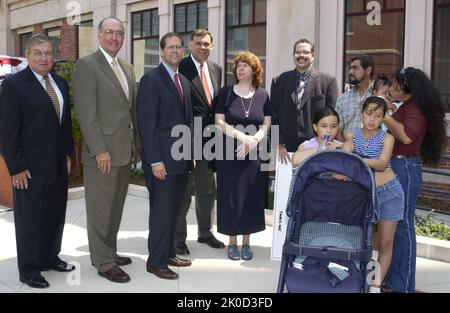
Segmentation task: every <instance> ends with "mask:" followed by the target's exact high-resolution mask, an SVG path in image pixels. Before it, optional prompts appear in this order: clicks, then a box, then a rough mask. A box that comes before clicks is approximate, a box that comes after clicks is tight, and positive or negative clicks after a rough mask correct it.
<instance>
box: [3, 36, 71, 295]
mask: <svg viewBox="0 0 450 313" xmlns="http://www.w3.org/2000/svg"><path fill="white" fill-rule="evenodd" d="M26 57H27V60H28V64H29V66H28V67H27V68H26V69H24V70H23V71H21V72H19V73H17V74H15V75H13V76H10V77H8V78H7V79H6V80H5V81H4V82H3V83H2V86H1V90H0V136H1V140H0V142H1V143H2V149H1V150H2V153H3V156H4V158H5V161H6V165H7V167H8V170H9V173H10V175H11V176H12V184H13V187H14V222H15V228H16V243H17V262H18V266H19V275H20V276H19V280H20V281H21V282H23V283H26V284H27V285H29V286H30V287H33V288H47V287H49V283H48V282H47V281H46V280H45V278H44V277H42V275H41V271H47V270H55V271H59V272H68V271H71V270H73V269H74V267H73V266H72V265H68V264H67V263H66V262H64V261H62V260H61V259H60V258H59V257H58V254H59V252H60V251H61V241H62V235H63V229H64V222H65V216H66V204H67V190H68V175H69V173H70V167H71V155H72V153H73V142H72V123H71V117H70V99H69V88H68V85H67V82H66V81H65V80H64V79H63V78H61V77H59V76H58V75H56V74H54V73H51V70H52V68H53V65H54V63H55V59H54V50H53V44H52V42H51V41H50V39H49V38H48V37H47V36H45V35H44V34H36V35H34V36H32V37H31V38H30V39H29V41H28V43H27V50H26Z"/></svg>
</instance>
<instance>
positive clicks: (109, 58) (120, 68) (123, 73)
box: [99, 47, 130, 96]
mask: <svg viewBox="0 0 450 313" xmlns="http://www.w3.org/2000/svg"><path fill="white" fill-rule="evenodd" d="M99 49H100V51H101V52H102V53H103V55H104V56H105V58H106V61H108V64H109V66H111V69H112V68H113V66H112V61H113V59H114V58H113V57H112V56H110V55H109V54H108V53H107V52H106V51H105V50H104V49H103V48H102V47H99ZM116 60H117V66H118V68H119V71H120V74H122V78H123V81H124V82H125V86H126V87H127V90H130V89H129V86H128V81H127V76H126V75H125V72H124V71H123V69H122V67H121V66H120V62H119V60H118V59H117V57H116ZM113 70H114V69H113ZM126 94H127V96H128V92H126Z"/></svg>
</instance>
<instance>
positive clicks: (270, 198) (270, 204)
mask: <svg viewBox="0 0 450 313" xmlns="http://www.w3.org/2000/svg"><path fill="white" fill-rule="evenodd" d="M267 197H268V200H267V202H268V204H267V206H268V207H267V209H268V210H273V197H274V192H273V191H270V190H269V191H267Z"/></svg>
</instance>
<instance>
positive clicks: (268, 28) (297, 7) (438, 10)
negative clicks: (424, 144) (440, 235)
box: [0, 0, 450, 189]
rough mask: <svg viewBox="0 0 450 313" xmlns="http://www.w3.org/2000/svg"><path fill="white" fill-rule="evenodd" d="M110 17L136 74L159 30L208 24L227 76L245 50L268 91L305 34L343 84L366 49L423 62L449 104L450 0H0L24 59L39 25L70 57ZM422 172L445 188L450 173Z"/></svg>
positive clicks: (9, 43) (387, 60)
mask: <svg viewBox="0 0 450 313" xmlns="http://www.w3.org/2000/svg"><path fill="white" fill-rule="evenodd" d="M73 13H78V15H76V17H77V20H76V23H75V24H73V23H72V22H73V21H74V20H73V15H74V14H73ZM106 16H116V17H118V18H119V19H121V20H123V21H124V25H125V28H126V38H125V43H124V48H123V49H122V50H121V52H120V53H121V57H124V58H126V59H127V60H129V61H130V62H131V63H133V64H134V66H135V69H136V73H137V80H139V79H140V77H141V76H142V75H143V74H144V73H145V72H146V71H148V70H149V69H151V68H153V67H155V66H156V65H157V64H158V63H159V51H158V41H159V38H160V36H162V35H163V34H164V33H166V32H168V31H176V32H179V33H181V34H183V35H184V36H185V38H186V40H185V41H186V42H187V41H188V40H187V39H188V37H189V32H190V31H191V30H192V29H195V28H197V27H204V28H208V29H209V30H210V31H211V32H212V34H213V36H214V50H213V52H212V54H211V59H212V60H213V61H215V62H217V63H219V64H221V65H222V66H223V67H224V68H225V69H226V71H224V75H225V77H224V78H225V81H226V82H227V83H231V82H232V75H230V74H231V73H230V72H231V62H232V57H233V55H234V54H235V53H236V52H237V51H240V50H245V49H249V50H251V51H252V52H254V53H255V54H257V55H258V56H259V57H260V58H261V59H262V61H263V62H264V64H265V69H266V73H265V86H266V87H268V88H269V87H270V82H271V80H272V78H273V77H274V76H276V75H278V74H279V73H281V72H283V71H286V70H289V69H292V68H293V61H292V45H293V43H294V42H295V41H296V40H297V39H299V38H309V39H310V40H312V41H313V42H315V44H316V60H315V66H316V67H317V68H319V70H321V71H323V72H328V73H331V74H333V75H335V76H336V78H337V80H338V83H339V85H340V86H341V87H342V90H343V88H344V84H345V81H346V80H347V71H348V62H349V59H351V57H352V56H354V55H357V54H361V53H366V54H371V55H373V56H374V58H375V60H376V67H377V72H378V73H384V74H391V73H393V72H394V71H395V70H396V69H397V68H399V67H402V66H404V67H406V66H414V67H418V68H421V69H423V70H424V71H425V72H426V73H427V74H428V75H429V76H430V77H431V78H432V79H433V81H434V82H435V84H436V86H437V87H438V89H439V91H440V93H441V95H442V99H443V101H444V103H446V104H448V105H449V106H450V0H389V1H388V0H376V1H370V0H333V1H330V0H197V1H193V0H147V1H137V0H96V1H90V0H79V1H68V0H65V1H61V0H0V54H7V55H15V56H23V54H24V47H25V43H26V40H27V39H28V38H29V37H30V36H31V34H33V33H37V32H45V33H47V34H48V35H49V36H50V37H51V38H52V39H53V40H54V42H55V46H56V47H57V49H56V50H57V58H58V59H60V60H71V61H75V60H76V59H77V58H79V57H81V56H84V55H86V54H88V53H90V52H92V51H94V50H95V49H97V41H96V36H97V32H96V28H97V25H98V23H99V22H100V20H101V19H102V18H104V17H106ZM447 119H448V120H450V115H449V116H448V117H447ZM448 134H449V135H450V128H449V130H448ZM449 163H450V140H449V141H448V145H447V149H446V150H445V151H443V159H442V162H441V166H440V168H441V169H442V170H447V171H449V170H450V166H449V165H450V164H449ZM424 178H425V180H427V181H433V182H435V183H436V180H438V181H439V182H438V183H439V184H444V185H446V186H445V188H448V189H450V187H448V185H450V183H449V179H448V177H445V178H442V177H436V176H434V175H428V174H427V175H424Z"/></svg>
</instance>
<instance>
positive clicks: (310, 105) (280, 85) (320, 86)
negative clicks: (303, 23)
mask: <svg viewBox="0 0 450 313" xmlns="http://www.w3.org/2000/svg"><path fill="white" fill-rule="evenodd" d="M314 56H315V53H314V44H312V43H311V42H309V41H308V40H307V39H300V40H299V41H297V42H296V43H295V45H294V62H295V65H296V68H295V69H294V70H292V71H288V72H285V73H282V74H281V75H280V76H278V77H275V78H274V79H273V81H272V85H271V91H270V98H271V103H272V105H273V125H278V126H279V127H280V138H279V140H280V141H279V149H278V151H279V156H280V159H281V161H282V162H283V163H286V162H290V158H289V154H288V152H295V151H297V148H298V146H299V145H300V144H301V143H302V142H303V141H305V140H307V139H311V138H313V137H314V136H315V135H314V131H313V127H312V119H313V116H314V114H315V112H317V111H318V110H319V109H321V108H322V107H325V106H330V107H334V106H335V104H336V99H337V97H338V86H337V82H336V78H334V77H332V76H330V75H328V74H325V73H321V72H319V71H318V70H316V69H315V68H314V67H313V66H312V65H311V64H312V62H313V61H314Z"/></svg>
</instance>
